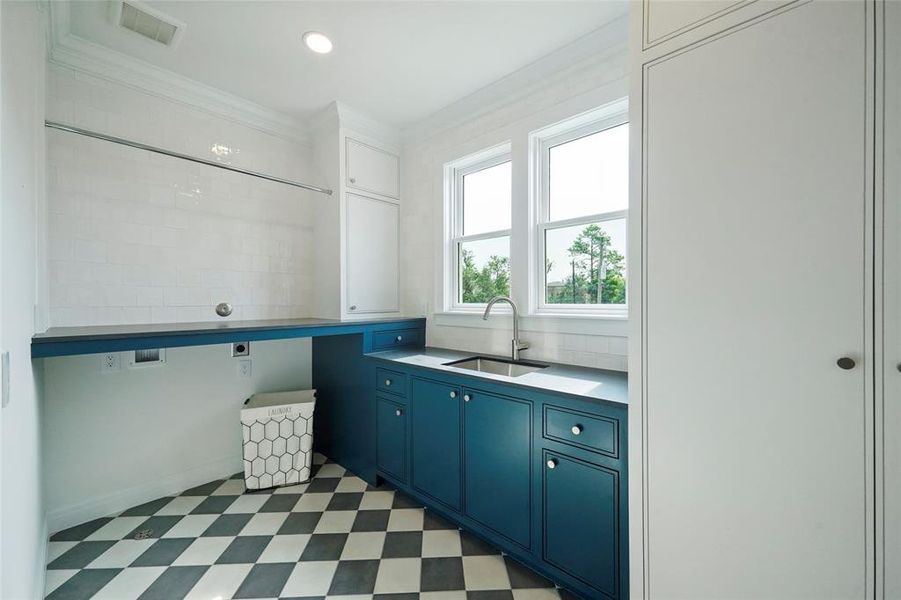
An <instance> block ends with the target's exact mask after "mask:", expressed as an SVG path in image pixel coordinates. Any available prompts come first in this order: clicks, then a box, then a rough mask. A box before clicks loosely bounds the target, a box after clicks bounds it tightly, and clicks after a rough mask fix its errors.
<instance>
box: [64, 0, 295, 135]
mask: <svg viewBox="0 0 901 600" xmlns="http://www.w3.org/2000/svg"><path fill="white" fill-rule="evenodd" d="M49 5H50V10H49V21H50V26H49V36H48V37H49V52H48V60H49V62H51V63H52V64H54V65H59V66H61V67H65V68H68V69H72V70H74V71H77V72H80V73H85V74H87V75H90V76H92V77H96V78H98V79H102V80H105V81H109V82H112V83H117V84H120V85H123V86H126V87H129V88H131V89H134V90H137V91H140V92H143V93H145V94H148V95H151V96H157V97H160V98H165V99H167V100H170V101H173V102H178V103H180V104H183V105H186V106H189V107H191V108H194V109H198V110H201V111H204V112H207V113H209V114H212V115H215V116H217V117H221V118H225V119H228V120H230V121H234V122H236V123H240V124H241V125H244V126H246V127H250V128H253V129H256V130H258V131H262V132H264V133H267V134H270V135H274V136H277V137H280V138H283V139H287V140H290V141H292V142H295V143H299V144H303V145H306V146H309V145H310V144H311V141H310V135H309V131H308V129H307V127H306V125H305V124H304V123H302V122H301V121H299V120H297V119H295V118H293V117H291V116H289V115H286V114H284V113H280V112H278V111H275V110H272V109H269V108H266V107H265V106H262V105H260V104H257V103H255V102H251V101H250V100H246V99H244V98H241V97H239V96H236V95H234V94H231V93H229V92H225V91H223V90H220V89H218V88H214V87H212V86H209V85H206V84H203V83H200V82H199V81H195V80H193V79H190V78H188V77H184V76H182V75H178V74H176V73H173V72H172V71H169V70H167V69H162V68H160V67H157V66H155V65H152V64H150V63H148V62H146V61H143V60H140V59H137V58H134V57H131V56H128V55H127V54H124V53H122V52H119V51H116V50H112V49H110V48H107V47H105V46H101V45H100V44H96V43H94V42H91V41H89V40H86V39H84V38H82V37H79V36H77V35H75V34H73V33H72V32H71V30H70V23H71V14H70V6H69V3H68V2H50V3H49Z"/></svg>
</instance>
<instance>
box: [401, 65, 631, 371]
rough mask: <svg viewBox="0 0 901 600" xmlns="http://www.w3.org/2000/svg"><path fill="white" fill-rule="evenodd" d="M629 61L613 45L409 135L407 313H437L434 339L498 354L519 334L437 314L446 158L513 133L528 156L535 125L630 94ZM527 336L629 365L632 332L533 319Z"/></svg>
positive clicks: (580, 361) (556, 349)
mask: <svg viewBox="0 0 901 600" xmlns="http://www.w3.org/2000/svg"><path fill="white" fill-rule="evenodd" d="M626 65H627V57H626V53H625V48H624V47H622V48H617V49H613V50H612V51H610V52H609V53H607V55H606V58H605V59H603V60H599V61H598V62H595V63H592V64H590V65H584V66H582V67H580V68H578V69H574V70H572V72H571V73H569V74H568V75H567V76H566V77H565V78H563V79H562V80H560V81H557V82H556V83H554V84H552V85H550V86H548V87H545V88H544V89H541V90H538V91H535V92H534V93H530V94H529V95H528V96H527V97H526V98H525V99H522V100H518V101H514V102H512V103H508V104H507V105H503V106H500V107H499V108H495V109H493V110H491V111H490V112H488V113H486V114H484V115H482V116H480V117H478V118H475V119H473V120H472V121H470V122H468V123H466V124H465V125H463V126H456V127H453V128H451V129H448V130H443V131H441V130H439V131H436V132H434V133H433V134H432V135H430V136H428V137H427V138H424V139H417V140H408V142H407V144H406V145H405V148H404V151H403V166H404V168H403V177H404V181H403V183H404V192H403V197H404V203H403V205H402V207H401V247H402V252H401V260H402V272H403V278H402V281H401V297H402V302H403V309H404V311H405V313H406V314H409V315H425V316H426V317H428V318H429V321H428V330H427V334H428V344H429V345H431V346H439V347H445V348H453V349H459V350H466V351H472V352H488V353H494V354H506V353H508V352H509V351H510V337H511V334H510V331H509V329H508V328H506V327H504V328H501V329H488V328H484V327H476V326H451V325H438V324H436V323H435V321H434V318H433V317H434V312H435V305H436V299H437V297H438V293H437V286H438V285H439V281H440V270H441V268H442V267H441V260H440V253H441V251H442V250H441V244H442V241H441V238H442V235H443V233H442V223H441V220H442V218H443V217H442V215H443V187H442V185H443V184H442V170H443V165H444V164H445V163H446V162H448V161H450V160H454V159H457V158H460V157H462V156H466V155H467V154H469V153H472V152H475V151H478V150H481V149H484V148H488V147H491V146H493V145H496V144H499V143H502V142H505V141H508V140H510V141H512V142H513V144H514V148H513V154H514V160H516V159H517V156H518V157H519V160H524V159H525V156H526V154H525V149H524V148H523V140H525V139H526V138H527V135H528V132H529V131H532V130H534V129H537V128H539V127H543V126H545V125H549V124H551V123H554V122H557V121H559V120H561V119H563V118H566V117H568V116H572V115H575V114H578V113H580V112H584V111H586V110H590V109H592V108H596V107H597V106H600V105H601V104H603V103H605V102H609V101H611V100H614V99H617V98H620V97H622V96H624V95H625V94H626V93H627V91H628V82H627V76H626V73H627V71H626ZM422 130H423V127H421V126H417V131H422ZM517 145H518V146H519V148H517ZM517 152H519V153H520V154H518V155H517ZM515 185H516V184H514V195H515V196H516V194H517V193H520V194H523V195H524V194H525V193H526V192H525V191H524V190H517V188H516V187H515ZM516 201H517V202H521V200H518V199H516ZM514 217H516V215H515V214H514ZM514 268H515V265H514ZM439 310H440V309H439ZM476 318H478V317H476ZM522 338H523V339H524V340H527V341H528V342H529V343H530V344H531V348H530V349H529V350H528V351H527V352H526V353H524V354H523V356H527V357H530V358H534V359H539V360H542V359H543V360H548V361H556V362H563V363H569V364H575V365H581V366H588V367H598V368H606V369H616V370H623V371H625V370H626V369H627V361H626V355H627V340H626V337H625V335H622V336H620V335H616V336H611V335H583V334H571V333H548V332H545V331H530V330H529V328H528V326H525V327H523V333H522Z"/></svg>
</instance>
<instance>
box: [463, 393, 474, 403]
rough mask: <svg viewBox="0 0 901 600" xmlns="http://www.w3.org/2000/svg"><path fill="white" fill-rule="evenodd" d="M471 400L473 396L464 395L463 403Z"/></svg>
mask: <svg viewBox="0 0 901 600" xmlns="http://www.w3.org/2000/svg"><path fill="white" fill-rule="evenodd" d="M470 400H472V396H470V395H469V394H463V402H469V401H470Z"/></svg>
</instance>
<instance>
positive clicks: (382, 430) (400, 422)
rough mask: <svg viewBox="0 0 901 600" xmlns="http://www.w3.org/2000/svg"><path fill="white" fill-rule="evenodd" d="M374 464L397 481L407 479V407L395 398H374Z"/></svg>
mask: <svg viewBox="0 0 901 600" xmlns="http://www.w3.org/2000/svg"><path fill="white" fill-rule="evenodd" d="M376 405H377V409H376V415H375V419H376V425H375V427H376V464H377V465H378V469H379V471H381V472H383V473H390V474H391V476H392V477H395V478H396V479H397V480H398V481H402V482H406V481H407V407H406V406H405V405H403V404H400V403H398V402H397V401H395V400H389V399H387V398H378V399H377V400H376Z"/></svg>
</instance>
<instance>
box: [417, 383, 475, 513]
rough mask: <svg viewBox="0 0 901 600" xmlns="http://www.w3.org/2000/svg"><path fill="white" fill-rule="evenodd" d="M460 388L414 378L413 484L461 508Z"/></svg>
mask: <svg viewBox="0 0 901 600" xmlns="http://www.w3.org/2000/svg"><path fill="white" fill-rule="evenodd" d="M460 395H461V393H460V388H459V387H456V386H452V385H447V384H444V383H438V382H435V381H429V380H426V379H414V380H413V388H412V397H411V399H412V411H411V413H412V414H411V417H410V418H411V420H412V438H413V439H412V443H411V446H412V452H411V454H412V459H413V478H412V479H413V487H414V488H416V489H417V490H418V491H420V492H422V493H423V494H427V495H428V496H431V497H432V498H434V499H435V500H438V501H439V502H442V503H444V504H446V505H447V506H449V507H451V508H453V509H454V510H457V511H459V510H460V509H461V508H462V506H461V505H462V497H461V481H460V475H461V473H462V469H461V462H460V461H461V452H460V443H461V442H460V437H461V436H460V434H461V416H460Z"/></svg>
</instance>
